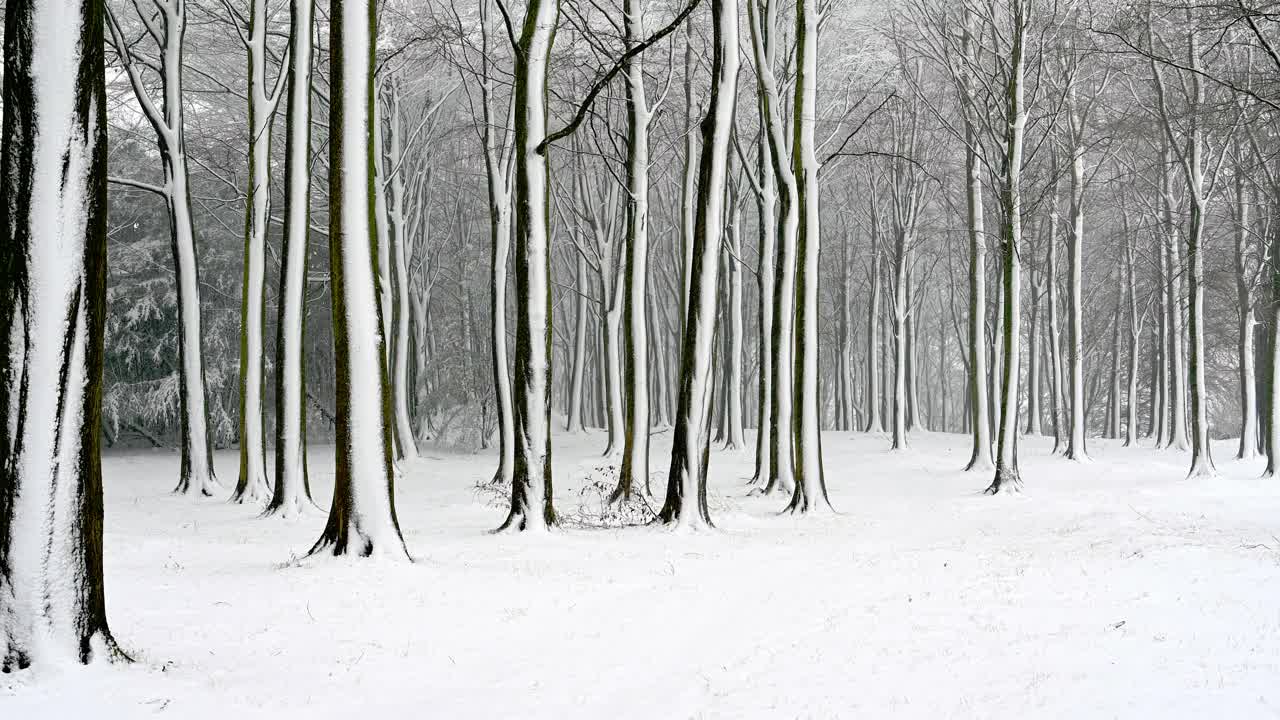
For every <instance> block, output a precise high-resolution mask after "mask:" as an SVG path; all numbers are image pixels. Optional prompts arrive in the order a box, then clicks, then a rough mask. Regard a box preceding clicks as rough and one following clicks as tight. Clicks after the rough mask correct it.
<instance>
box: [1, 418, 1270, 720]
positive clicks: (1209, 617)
mask: <svg viewBox="0 0 1280 720" xmlns="http://www.w3.org/2000/svg"><path fill="white" fill-rule="evenodd" d="M669 438H670V434H669V433H665V434H660V435H657V436H656V437H655V447H654V449H653V450H654V451H653V459H654V466H653V469H654V470H655V490H656V489H658V488H659V487H661V486H664V483H663V482H662V481H660V480H659V478H658V477H657V475H658V472H659V471H661V473H662V475H665V470H666V461H667V458H668V444H669V442H670V440H669ZM1049 444H1050V443H1049V441H1047V440H1045V439H1042V438H1025V439H1023V441H1022V443H1021V455H1022V472H1023V477H1024V479H1025V483H1026V485H1025V489H1024V492H1023V493H1022V494H1020V495H1015V496H999V497H988V496H984V495H982V494H981V493H980V491H981V490H982V488H983V487H984V486H985V485H986V484H987V482H988V480H989V477H988V476H987V474H986V473H983V474H982V475H981V476H978V475H976V474H966V473H963V472H961V471H960V470H959V468H960V467H962V466H963V464H964V462H965V460H966V459H967V447H968V445H967V439H966V438H965V437H963V436H957V435H933V434H917V435H915V436H914V437H913V438H912V448H911V450H909V451H907V452H901V453H892V452H890V451H889V450H888V449H887V448H888V442H887V440H886V439H885V438H884V437H880V436H866V435H861V434H857V435H850V434H847V433H834V432H831V433H826V434H825V435H824V438H823V445H824V451H825V460H826V473H827V481H828V486H829V488H830V494H831V500H832V504H833V505H834V506H835V508H836V510H837V514H828V515H825V516H817V517H805V518H793V517H790V516H779V515H777V514H776V512H777V510H778V509H779V508H780V507H782V505H784V504H785V503H784V500H783V499H782V498H780V497H776V496H775V497H767V498H762V497H747V496H746V490H747V488H746V486H745V478H746V476H748V475H750V468H751V463H752V456H751V452H750V450H747V451H743V452H741V453H739V452H727V453H726V452H714V453H713V455H712V459H711V473H712V494H713V496H714V498H713V500H712V515H713V519H714V520H715V521H716V523H717V525H718V526H719V527H718V530H717V531H715V532H709V533H700V534H693V535H690V534H676V533H670V532H665V531H662V530H656V529H651V528H628V529H620V530H582V529H565V530H560V531H557V532H554V533H551V534H548V535H544V536H540V537H537V536H528V535H497V536H494V535H489V534H487V533H486V531H488V530H489V529H491V528H493V527H496V526H497V525H498V524H499V523H500V522H501V521H502V518H503V516H504V513H503V511H502V510H501V509H498V508H494V507H490V506H487V505H486V504H485V503H484V502H481V501H480V500H479V499H478V497H477V495H476V493H475V490H474V486H475V483H476V482H477V481H478V480H481V479H483V478H486V477H489V476H491V475H492V472H493V466H494V460H493V455H492V454H489V453H485V454H479V455H461V454H448V453H443V452H438V451H434V450H429V449H428V450H424V452H423V455H424V457H423V458H422V459H421V460H419V461H416V462H414V463H412V464H411V465H409V466H408V467H407V468H406V473H405V476H404V478H403V479H402V480H401V481H400V483H399V485H398V487H397V497H396V505H397V509H398V512H399V516H400V522H401V526H402V527H403V529H404V534H405V538H406V540H407V543H408V546H409V549H410V552H412V553H413V555H414V557H415V558H416V560H417V562H415V563H413V564H410V563H394V562H387V561H376V562H369V561H356V560H350V561H345V560H344V561H337V560H334V559H326V560H320V561H308V562H306V563H303V564H301V565H299V564H297V563H292V562H290V558H291V556H294V555H301V554H303V553H305V552H306V551H307V549H308V548H309V547H310V545H311V543H312V542H313V541H314V540H315V538H316V537H317V536H318V534H319V532H320V529H321V527H322V525H323V523H324V514H323V513H322V512H319V511H317V512H315V513H314V514H312V515H311V516H309V517H305V518H303V519H301V520H297V521H282V520H278V519H260V518H258V517H256V516H255V515H256V513H255V511H254V510H253V509H252V508H248V507H244V506H237V505H232V504H229V503H227V502H225V501H224V498H217V499H210V500H206V501H201V502H194V501H192V500H191V499H189V498H184V497H176V496H173V495H170V494H169V493H168V491H169V490H170V488H171V487H172V486H173V484H174V482H175V473H176V470H177V466H178V458H177V456H176V455H175V454H171V453H161V452H134V453H129V454H110V455H108V456H107V457H106V458H105V459H104V466H105V476H106V477H105V484H106V538H105V543H106V587H107V605H108V617H109V618H110V622H111V626H112V628H113V629H114V632H115V635H116V637H117V638H118V639H119V640H120V642H121V644H122V646H124V648H125V649H126V650H127V651H129V652H131V653H132V654H133V656H134V657H135V658H136V659H137V660H138V662H137V663H135V664H134V665H132V666H124V667H121V666H102V665H97V666H94V667H90V668H87V669H79V668H64V669H56V670H41V671H37V672H35V673H23V674H19V675H18V676H9V677H5V678H3V679H0V717H4V718H29V717H34V718H60V717H72V716H73V714H74V715H75V716H83V717H98V718H101V717H122V718H133V717H152V716H157V715H158V716H162V717H164V716H167V717H175V718H182V719H183V720H187V719H197V718H274V719H276V720H285V719H289V718H318V717H326V718H327V717H364V718H376V717H387V718H392V717H406V718H407V717H438V718H451V719H452V718H498V717H521V718H569V717H582V718H685V717H708V718H709V717H716V718H740V717H780V718H782V717H785V718H829V717H875V718H884V717H920V718H937V717H970V718H994V717H1019V716H1021V717H1037V718H1040V717H1073V718H1081V717H1160V718H1173V717H1187V718H1203V717H1232V718H1245V717H1275V716H1276V715H1277V714H1280V682H1278V680H1280V481H1276V480H1260V479H1258V477H1257V476H1258V474H1259V472H1260V471H1261V469H1262V464H1261V463H1260V462H1259V463H1240V462H1236V461H1234V460H1231V459H1230V458H1231V457H1232V456H1233V455H1234V452H1233V450H1234V443H1226V442H1224V443H1219V444H1217V445H1216V446H1215V448H1214V449H1215V451H1216V458H1217V460H1218V466H1219V469H1220V470H1221V472H1222V477H1221V478H1218V479H1215V480H1210V481H1189V480H1184V479H1183V477H1184V475H1185V472H1186V467H1187V456H1186V455H1185V454H1182V453H1177V452H1173V451H1155V450H1151V449H1147V448H1143V449H1124V448H1121V447H1119V446H1118V444H1117V443H1113V442H1110V441H1100V440H1094V441H1092V443H1091V452H1092V454H1093V456H1094V461H1093V462H1092V463H1090V464H1084V465H1081V464H1076V463H1072V462H1068V461H1065V460H1062V459H1061V458H1054V457H1050V456H1049V452H1048V451H1049ZM603 445H604V438H603V436H602V435H600V434H599V433H592V434H588V435H566V434H564V433H560V434H559V436H558V437H557V439H556V445H555V456H554V461H555V470H556V482H557V504H558V509H560V510H561V511H562V512H568V511H572V510H574V509H575V507H576V506H577V499H578V497H579V494H578V489H579V488H580V487H582V485H583V476H584V474H585V471H586V470H588V469H590V468H592V467H594V466H596V465H599V464H601V462H600V460H599V458H598V455H599V452H600V450H601V449H602V447H603ZM216 461H217V469H218V471H219V472H220V479H221V480H222V482H223V483H224V484H234V482H235V472H236V467H237V456H236V453H235V452H234V451H229V452H223V453H219V454H218V456H217V459H216ZM311 479H312V484H313V492H314V494H315V496H316V498H317V500H318V501H319V502H320V504H321V505H322V506H323V507H327V506H328V498H329V495H330V487H331V484H332V451H331V449H330V448H327V447H326V448H316V449H313V451H312V456H311ZM90 709H92V712H89V710H90Z"/></svg>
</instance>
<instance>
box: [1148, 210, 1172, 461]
mask: <svg viewBox="0 0 1280 720" xmlns="http://www.w3.org/2000/svg"><path fill="white" fill-rule="evenodd" d="M1165 242H1166V239H1165V237H1164V236H1163V234H1161V233H1156V242H1155V245H1156V247H1155V248H1154V249H1155V255H1156V258H1157V261H1156V294H1157V295H1158V296H1159V297H1158V305H1159V318H1160V321H1159V323H1158V329H1157V332H1156V337H1155V347H1154V348H1153V352H1154V354H1155V358H1154V360H1153V362H1154V363H1155V365H1156V375H1157V378H1156V379H1157V383H1156V386H1155V389H1156V390H1157V391H1158V392H1157V395H1156V397H1155V398H1153V399H1152V404H1153V407H1152V412H1153V413H1154V418H1153V420H1154V422H1153V423H1152V425H1151V434H1152V437H1154V438H1155V440H1156V447H1159V448H1162V447H1165V446H1167V445H1168V443H1169V438H1170V437H1172V427H1171V425H1170V422H1169V419H1170V418H1169V415H1170V413H1169V406H1170V404H1172V402H1173V398H1172V392H1171V387H1170V386H1171V383H1172V382H1173V377H1172V373H1171V369H1170V363H1171V362H1172V358H1171V357H1170V355H1171V353H1170V352H1169V348H1170V341H1169V334H1170V333H1171V332H1172V331H1173V329H1172V315H1171V310H1170V306H1171V305H1172V296H1173V293H1172V285H1171V284H1170V281H1169V253H1168V252H1167V251H1166V249H1165Z"/></svg>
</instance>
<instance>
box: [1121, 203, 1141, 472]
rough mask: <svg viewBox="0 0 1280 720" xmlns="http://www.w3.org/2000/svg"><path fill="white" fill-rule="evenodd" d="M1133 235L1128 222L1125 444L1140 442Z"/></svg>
mask: <svg viewBox="0 0 1280 720" xmlns="http://www.w3.org/2000/svg"><path fill="white" fill-rule="evenodd" d="M1133 265H1134V262H1133V236H1132V235H1131V234H1130V233H1129V229H1128V222H1127V221H1126V222H1125V229H1124V269H1125V290H1126V298H1127V300H1128V303H1129V367H1128V370H1127V372H1126V373H1125V377H1126V379H1127V381H1128V388H1127V389H1126V392H1125V422H1124V446H1125V447H1136V446H1137V444H1138V335H1139V333H1141V332H1142V328H1141V324H1140V321H1139V319H1138V293H1137V290H1138V281H1137V278H1136V277H1135V273H1134V268H1133Z"/></svg>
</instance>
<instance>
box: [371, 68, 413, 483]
mask: <svg viewBox="0 0 1280 720" xmlns="http://www.w3.org/2000/svg"><path fill="white" fill-rule="evenodd" d="M389 86H390V88H389V91H388V94H389V96H390V100H389V102H390V111H391V112H390V115H391V117H390V122H389V123H388V129H389V130H390V132H389V135H390V142H391V147H390V152H391V161H392V163H393V165H392V167H393V168H394V167H395V165H397V164H399V163H401V162H402V157H403V152H404V149H403V148H402V142H403V138H402V137H401V133H402V127H401V121H402V119H403V118H402V117H401V115H402V113H401V106H400V87H399V84H398V83H397V82H394V81H393V82H391V83H389ZM384 162H385V161H384ZM384 167H385V165H384ZM389 172H394V175H393V176H391V177H388V178H384V177H381V176H379V182H380V183H381V184H382V185H383V186H386V185H390V188H389V189H390V191H391V208H390V210H389V211H388V212H387V215H386V216H383V217H385V218H386V220H387V221H388V222H387V224H388V225H389V226H390V232H389V233H388V234H389V235H390V237H389V239H388V240H389V242H390V248H389V251H390V258H389V262H390V264H391V274H392V276H391V278H390V282H389V288H390V290H391V292H393V293H394V295H393V297H394V300H393V302H394V305H392V306H384V307H386V308H387V310H386V312H388V313H389V314H391V315H392V316H393V317H392V318H391V319H392V323H393V324H394V328H393V330H394V332H395V335H394V337H395V342H393V343H392V345H391V360H390V363H389V367H390V368H391V399H392V407H393V413H394V417H395V431H396V448H397V449H398V451H399V458H401V459H408V460H413V459H415V458H417V457H418V444H417V441H416V440H415V439H414V435H413V422H412V421H411V420H410V419H409V255H408V253H409V251H410V248H409V244H408V238H407V236H408V227H407V225H406V217H407V216H406V213H405V202H406V198H405V187H404V171H403V169H399V168H397V169H395V170H391V171H389ZM385 189H386V188H385V187H384V190H385ZM379 219H380V220H381V219H382V217H380V218H379ZM385 296H386V293H384V297H385ZM391 307H394V308H395V312H394V313H392V312H391V309H390V308H391Z"/></svg>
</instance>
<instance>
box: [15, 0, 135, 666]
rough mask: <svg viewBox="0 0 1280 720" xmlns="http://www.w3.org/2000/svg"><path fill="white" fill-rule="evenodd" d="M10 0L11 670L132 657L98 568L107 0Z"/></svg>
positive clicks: (104, 289) (100, 519)
mask: <svg viewBox="0 0 1280 720" xmlns="http://www.w3.org/2000/svg"><path fill="white" fill-rule="evenodd" d="M7 11H8V12H7V19H6V23H5V45H4V67H5V78H4V108H5V113H4V129H3V141H2V144H3V152H2V153H0V154H2V156H3V158H2V160H0V165H2V170H3V172H2V173H0V189H3V193H2V194H0V197H3V202H2V203H0V213H3V216H2V217H0V267H3V268H4V271H3V272H0V346H2V347H0V349H2V350H3V357H4V358H5V362H3V363H0V423H2V424H0V588H3V590H0V635H2V636H3V638H4V645H3V654H0V670H2V671H3V672H6V673H7V672H12V671H15V670H20V669H23V668H26V667H29V666H32V665H37V666H38V665H56V664H59V663H60V662H64V661H72V662H80V663H88V662H90V661H92V660H95V659H108V660H112V659H120V660H124V659H127V658H125V656H124V655H123V654H122V653H121V652H120V651H119V649H118V648H117V647H116V644H115V640H114V639H113V638H112V635H111V631H110V629H109V628H108V627H107V614H106V604H105V601H104V594H103V578H102V464H101V460H100V457H99V447H98V443H99V442H100V438H101V434H102V363H103V333H104V328H105V320H106V283H107V269H106V265H107V115H106V92H105V89H104V86H105V83H104V70H103V27H102V17H103V9H102V3H101V2H99V1H98V0H88V1H87V2H67V1H66V0H18V1H16V2H10V4H9V6H8V8H7ZM55 28H56V32H54V29H55ZM97 653H103V655H104V657H99V656H96V654H97Z"/></svg>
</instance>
